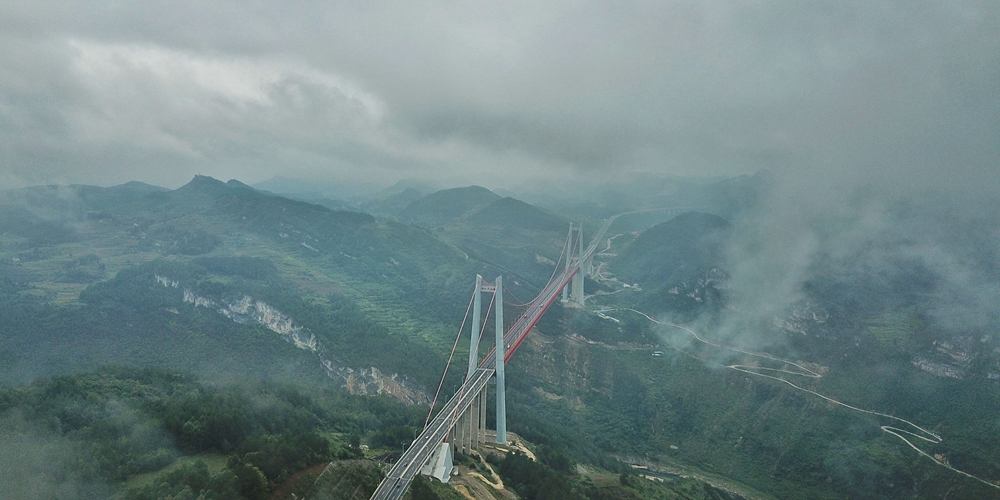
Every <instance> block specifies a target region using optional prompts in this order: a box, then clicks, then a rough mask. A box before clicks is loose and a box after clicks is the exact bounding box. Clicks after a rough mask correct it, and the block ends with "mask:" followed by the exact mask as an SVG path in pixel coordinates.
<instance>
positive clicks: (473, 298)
mask: <svg viewBox="0 0 1000 500" xmlns="http://www.w3.org/2000/svg"><path fill="white" fill-rule="evenodd" d="M478 291H479V290H476V291H473V292H472V297H470V298H469V305H468V306H466V307H465V317H464V318H462V326H460V327H459V328H458V335H457V336H456V337H455V343H454V344H452V346H451V354H449V355H448V363H447V364H446V365H445V366H444V373H442V374H441V381H440V382H438V388H437V391H436V392H435V393H434V399H433V400H432V401H431V409H430V410H429V411H428V412H427V419H426V420H424V428H427V424H428V423H430V421H431V415H432V414H433V413H434V405H435V404H437V400H438V395H439V394H441V386H442V385H444V377H445V376H446V375H448V367H449V366H451V359H452V358H453V357H455V348H457V347H458V341H459V340H460V339H461V338H462V331H463V330H465V320H467V319H469V310H470V309H472V302H473V301H475V300H476V292H478Z"/></svg>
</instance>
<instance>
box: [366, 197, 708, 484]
mask: <svg viewBox="0 0 1000 500" xmlns="http://www.w3.org/2000/svg"><path fill="white" fill-rule="evenodd" d="M687 210H689V209H683V208H670V209H654V210H643V211H635V212H626V213H622V214H618V215H615V216H614V217H611V218H609V219H607V220H606V221H605V222H604V224H603V225H602V226H601V228H600V229H598V231H597V232H596V233H595V234H594V237H593V238H592V239H591V243H590V244H589V245H588V246H587V247H586V248H584V246H583V229H582V227H581V226H578V225H573V224H570V228H569V233H568V234H567V236H566V242H565V244H564V245H563V249H562V253H561V255H560V258H559V262H557V263H556V266H555V269H554V270H553V273H552V276H551V277H550V278H549V282H548V283H547V284H546V285H545V287H544V288H543V289H542V291H541V293H539V294H538V296H537V297H535V298H534V299H533V300H531V301H530V302H528V303H527V304H526V308H525V310H524V312H523V313H522V314H521V315H520V316H519V317H518V318H517V320H516V321H514V323H513V325H511V327H510V328H509V329H507V330H505V329H504V325H503V278H502V276H498V277H497V278H496V280H495V281H494V282H488V281H485V280H483V279H482V277H481V276H477V277H476V288H475V291H474V293H473V299H472V300H470V308H472V311H473V314H472V340H471V345H470V349H469V368H468V373H467V374H466V379H465V383H463V384H462V386H461V387H460V388H459V389H458V391H457V392H455V394H454V396H452V398H451V399H450V400H449V401H448V402H447V403H445V405H444V406H443V407H442V408H441V411H440V412H438V414H437V415H436V416H435V417H434V419H433V420H430V421H429V422H427V424H426V425H425V426H424V429H423V431H422V432H421V433H420V435H419V436H417V438H416V439H415V440H414V441H413V443H412V444H410V447H409V448H408V449H407V450H406V451H405V452H404V453H403V455H402V456H400V458H399V460H397V461H396V463H395V464H393V466H392V468H391V469H390V470H389V473H388V474H387V475H386V477H385V479H383V480H382V482H381V483H380V484H379V486H378V488H377V489H376V490H375V493H374V494H373V495H372V500H398V499H400V498H402V497H403V495H404V494H405V493H406V489H407V487H408V486H409V485H410V482H412V481H413V478H414V477H415V476H416V475H417V474H419V473H424V474H428V475H433V476H437V477H439V478H442V479H444V480H447V473H448V471H450V462H451V456H452V453H453V452H454V451H461V452H463V453H468V452H470V451H471V450H472V449H473V448H476V447H478V446H479V443H481V442H485V441H486V390H487V384H488V383H489V381H490V379H492V378H494V377H495V378H496V412H497V415H496V442H497V444H500V445H506V444H507V415H506V397H505V380H504V376H505V375H504V365H505V364H506V363H507V361H508V360H510V357H511V356H513V355H514V352H515V351H517V348H518V346H520V345H521V342H523V341H524V339H525V337H527V335H528V333H529V332H530V331H531V329H532V328H534V326H535V324H536V323H538V321H539V320H540V319H541V318H542V315H543V314H545V311H546V310H548V308H549V306H551V305H552V304H553V303H554V302H555V301H556V299H557V298H559V296H560V294H561V295H562V300H563V302H570V301H571V302H575V303H577V304H581V305H582V304H583V300H584V289H583V283H584V275H585V274H591V273H593V256H594V253H595V250H596V249H597V247H598V246H599V245H600V242H601V240H602V238H603V237H604V234H605V232H606V231H607V230H608V228H609V227H611V224H612V223H614V221H615V220H616V219H618V218H619V217H620V216H622V215H627V214H631V213H641V212H647V211H674V212H676V213H680V212H682V211H687ZM564 259H565V266H564V267H563V268H562V269H561V270H560V269H559V264H560V263H562V262H563V260H564ZM483 292H487V293H492V294H493V299H492V301H491V304H490V307H491V308H492V306H493V305H494V304H495V305H496V312H495V318H496V328H495V332H496V339H495V345H494V347H493V348H492V349H491V350H490V352H489V353H488V354H487V355H486V356H485V357H484V358H483V359H482V360H478V353H479V341H480V336H481V335H482V333H483V332H484V331H485V325H481V324H480V319H481V309H482V304H481V300H482V293H483ZM486 315H487V316H489V310H488V311H487V313H486ZM466 319H468V311H466ZM462 323H463V324H462V327H461V328H460V330H459V335H461V331H462V330H464V328H465V320H463V322H462ZM457 342H458V339H456V345H457ZM452 354H454V348H453V349H452ZM449 363H450V361H449ZM442 381H443V378H442ZM438 390H439V391H440V386H439V388H438ZM432 410H433V403H432Z"/></svg>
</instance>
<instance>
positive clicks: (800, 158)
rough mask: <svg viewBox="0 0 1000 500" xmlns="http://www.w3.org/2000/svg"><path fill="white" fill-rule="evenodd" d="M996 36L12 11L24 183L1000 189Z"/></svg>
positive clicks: (3, 16) (478, 15)
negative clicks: (682, 180)
mask: <svg viewBox="0 0 1000 500" xmlns="http://www.w3.org/2000/svg"><path fill="white" fill-rule="evenodd" d="M998 33H1000V4H997V3H996V2H993V1H989V0H959V1H930V0H918V1H915V2H914V1H894V0H868V1H844V2H833V3H823V4H815V3H802V2H798V1H793V0H770V1H764V2H743V1H736V0H711V1H703V0H702V1H684V0H674V1H666V2H639V3H631V4H625V5H621V4H608V3H605V2H585V3H580V2H556V1H553V2H493V3H484V2H449V3H429V2H421V3H413V2H391V3H388V4H380V5H377V6H375V5H369V4H367V3H350V2H311V1H304V2H294V3H281V4H278V3H265V2H251V3H247V2H234V1H226V0H209V1H199V2H193V1H171V2H165V1H158V0H152V1H149V2H143V3H141V4H132V5H126V4H118V3H106V2H90V3H87V4H76V3H72V2H61V1H46V0H41V1H36V2H9V3H7V4H5V5H4V6H3V7H0V182H3V183H4V184H5V185H8V186H9V185H15V184H34V183H41V182H91V183H101V184H109V183H116V182H123V181H126V180H131V179H139V180H145V181H149V182H155V183H159V184H163V185H167V186H176V185H179V184H181V183H183V182H185V181H186V180H187V179H189V178H190V176H191V175H193V174H194V173H205V174H209V175H214V176H218V177H237V178H240V179H243V180H246V181H248V182H254V181H258V180H262V179H265V178H268V177H270V176H273V175H291V176H316V177H325V178H328V179H355V180H357V179H366V178H368V179H369V180H370V179H375V180H376V182H381V183H388V182H391V181H392V180H394V179H395V178H400V177H412V176H435V177H439V178H440V177H448V176H454V175H463V176H465V177H466V178H469V179H471V180H476V179H478V178H483V177H485V176H491V177H492V178H494V179H497V180H506V181H507V182H508V183H509V184H513V183H515V182H516V181H520V180H521V179H523V178H526V177H529V176H546V175H548V176H553V175H557V174H560V175H561V174H564V173H566V172H581V173H583V174H588V173H595V172H603V173H608V172H618V171H627V170H645V171H651V172H655V173H660V174H708V175H731V174H737V173H746V172H752V171H754V170H756V169H759V168H769V169H772V170H775V171H778V172H782V173H789V174H793V175H795V174H798V175H802V176H804V177H810V178H815V179H817V180H819V181H821V182H824V183H833V184H852V185H857V184H865V185H870V184H876V185H879V186H885V187H888V188H893V189H895V188H900V189H918V190H919V189H925V188H927V187H928V186H935V187H937V186H943V187H945V188H947V189H953V190H959V191H961V190H965V189H979V190H985V189H984V187H985V188H990V189H991V188H995V187H997V184H996V182H995V181H993V182H991V179H992V178H995V177H996V176H994V175H993V174H995V173H996V170H997V165H998V161H1000V146H998V144H1000V119H998V118H997V117H998V116H1000V99H998V98H997V96H998V95H1000V35H998ZM991 176H992V177H991ZM984 183H985V186H984Z"/></svg>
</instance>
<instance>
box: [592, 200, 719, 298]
mask: <svg viewBox="0 0 1000 500" xmlns="http://www.w3.org/2000/svg"><path fill="white" fill-rule="evenodd" d="M729 227H730V224H729V222H727V221H726V220H725V219H723V218H721V217H718V216H715V215H711V214H704V213H699V212H687V213H683V214H681V215H678V216H677V217H674V218H673V219H670V220H669V221H667V222H663V223H660V224H657V225H655V226H653V227H651V228H649V229H647V230H645V231H643V232H642V234H640V235H639V237H638V238H636V240H635V241H634V242H632V244H631V245H629V246H628V247H627V248H625V249H624V250H622V252H621V253H619V254H618V256H617V257H616V258H615V259H614V260H612V261H611V268H612V270H613V271H614V272H615V273H616V274H617V275H618V276H620V277H622V278H625V279H626V280H627V281H628V282H629V283H639V284H640V285H657V284H662V283H670V282H674V281H677V280H680V279H687V278H689V277H691V276H692V275H693V274H697V273H699V272H702V271H705V270H706V269H708V268H710V267H712V266H716V265H719V263H720V258H721V252H722V245H723V243H724V242H725V238H726V236H727V234H728V231H729Z"/></svg>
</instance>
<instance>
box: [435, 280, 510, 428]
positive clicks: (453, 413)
mask: <svg viewBox="0 0 1000 500" xmlns="http://www.w3.org/2000/svg"><path fill="white" fill-rule="evenodd" d="M496 298H497V294H496V293H495V292H494V293H493V298H492V299H490V306H489V307H487V308H486V315H485V316H483V318H489V317H490V311H492V310H493V302H494V301H496ZM486 323H488V321H485V319H484V320H483V326H482V328H480V329H479V338H480V340H481V339H482V338H483V332H485V331H486ZM476 348H477V350H478V348H479V346H478V345H477V346H476ZM469 349H472V346H471V345H470V346H469ZM442 379H443V378H442ZM464 396H465V384H462V393H461V395H460V396H459V397H458V400H459V401H461V400H462V398H463V397H464ZM457 410H458V407H457V406H456V407H455V411H453V412H452V414H451V425H449V426H448V428H449V429H450V428H453V427H455V421H456V420H458V411H457Z"/></svg>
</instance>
